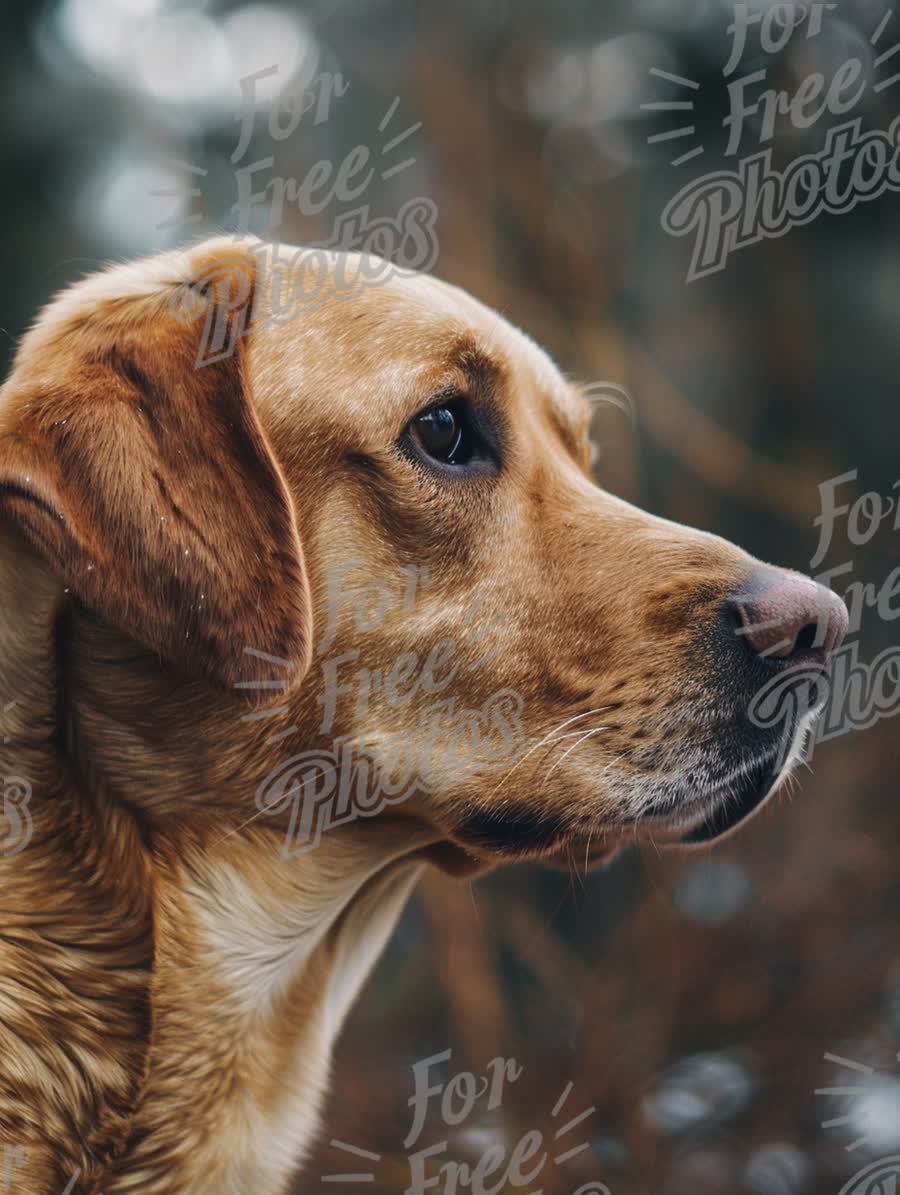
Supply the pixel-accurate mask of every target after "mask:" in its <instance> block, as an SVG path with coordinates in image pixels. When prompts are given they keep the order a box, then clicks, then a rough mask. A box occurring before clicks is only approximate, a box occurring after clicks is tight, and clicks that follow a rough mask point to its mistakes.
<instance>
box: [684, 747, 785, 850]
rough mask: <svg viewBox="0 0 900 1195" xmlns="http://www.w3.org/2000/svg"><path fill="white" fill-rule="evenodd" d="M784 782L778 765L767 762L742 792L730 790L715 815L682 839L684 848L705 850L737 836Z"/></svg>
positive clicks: (746, 781) (748, 778)
mask: <svg viewBox="0 0 900 1195" xmlns="http://www.w3.org/2000/svg"><path fill="white" fill-rule="evenodd" d="M780 779H781V773H780V769H779V768H778V766H777V763H776V761H775V760H773V759H767V760H763V761H762V762H761V763H759V764H757V766H756V767H755V768H754V769H753V770H752V772H750V774H749V775H747V776H746V777H745V778H744V780H743V782H742V784H741V785H740V787H739V788H738V789H735V788H734V787H730V788H729V789H728V791H727V792H723V794H722V795H721V796H719V797H718V798H717V799H716V802H715V805H714V807H713V809H712V811H711V812H709V813H707V815H706V816H705V817H704V818H703V820H702V821H701V822H699V823H697V824H695V825H694V826H692V827H691V828H690V829H688V830H687V831H686V832H684V833H683V834H682V835H681V836H680V839H679V842H680V845H682V846H703V845H705V844H707V843H711V842H716V841H718V840H719V839H720V838H724V837H725V836H726V835H729V834H732V833H734V831H735V830H737V829H738V828H739V827H740V826H743V825H744V824H745V822H747V821H749V820H750V818H752V817H753V815H754V814H756V813H758V812H759V810H760V809H761V808H762V807H763V805H765V803H766V801H767V800H768V799H769V797H770V796H771V795H772V793H773V792H774V791H775V789H776V788H777V787H778V784H779V781H780Z"/></svg>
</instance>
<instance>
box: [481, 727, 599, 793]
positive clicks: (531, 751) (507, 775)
mask: <svg viewBox="0 0 900 1195" xmlns="http://www.w3.org/2000/svg"><path fill="white" fill-rule="evenodd" d="M610 708H611V707H610V706H608V705H601V706H600V707H599V708H598V709H595V710H585V712H584V713H582V714H575V715H574V716H573V717H571V718H566V720H565V721H564V722H561V723H560V724H559V725H558V726H555V727H554V728H553V729H552V730H551V731H550V732H549V734H547V735H545V736H544V738H542V739H541V741H540V742H539V743H535V745H534V746H533V747H529V749H528V750H527V751H526V752H525V754H524V755H522V756H521V757H520V758H519V759H517V760H516V762H515V763H514V764H513V766H512V767H511V768H510V769H509V771H508V772H506V773H504V775H503V776H502V777H501V779H500V781H499V782H498V783H497V786H496V787H495V788H494V789H493V790H492V791H491V793H490V796H492V797H493V796H495V795H496V794H497V793H498V792H499V791H500V789H501V788H502V787H503V785H504V784H505V783H506V781H507V780H508V779H509V778H510V776H511V775H512V774H513V772H514V771H515V770H516V769H517V768H519V767H521V765H522V764H523V763H524V762H525V760H526V759H528V757H529V755H533V754H534V752H535V751H537V750H538V749H539V748H540V747H543V746H544V744H545V743H548V742H550V740H551V739H552V738H553V736H554V735H555V734H556V733H557V731H560V730H562V729H563V728H564V727H565V726H571V725H572V723H573V722H578V721H580V720H581V719H582V718H590V717H591V715H592V714H602V713H603V712H604V710H608V709H610Z"/></svg>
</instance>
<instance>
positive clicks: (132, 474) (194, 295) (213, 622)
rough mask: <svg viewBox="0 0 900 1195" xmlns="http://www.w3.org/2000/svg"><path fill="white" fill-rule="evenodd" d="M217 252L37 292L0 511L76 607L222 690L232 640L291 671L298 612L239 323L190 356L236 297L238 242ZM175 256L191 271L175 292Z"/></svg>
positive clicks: (2, 470) (303, 653) (294, 673)
mask: <svg viewBox="0 0 900 1195" xmlns="http://www.w3.org/2000/svg"><path fill="white" fill-rule="evenodd" d="M228 253H229V257H230V260H229V263H228V265H227V268H225V267H222V268H219V263H217V262H216V261H215V260H214V254H213V259H212V260H211V259H210V256H209V254H207V256H206V258H205V259H202V260H198V251H195V252H194V254H192V256H191V257H190V258H187V257H185V255H181V258H182V264H181V266H180V268H179V269H178V271H177V272H175V271H173V269H172V266H171V264H170V265H169V266H168V272H166V269H165V268H164V267H163V268H161V267H160V265H159V264H158V263H159V262H160V261H161V260H164V259H151V260H150V261H148V262H146V263H138V265H136V266H130V267H120V268H119V269H117V270H113V271H111V272H110V273H109V274H107V275H99V276H96V277H94V278H92V279H88V280H87V282H85V283H81V284H78V285H76V286H75V287H74V288H72V290H70V291H68V292H66V293H65V294H64V295H63V296H62V297H61V298H60V299H58V300H56V302H55V303H53V304H51V305H50V307H49V308H48V309H47V311H46V312H45V313H44V314H43V315H42V317H41V319H40V320H39V321H38V324H37V325H36V327H35V328H34V329H33V330H32V331H31V332H30V333H29V334H28V336H26V338H25V340H24V341H23V343H22V346H21V348H20V350H19V354H18V356H17V359H16V364H15V367H14V370H13V372H12V375H11V376H10V378H9V379H8V381H7V382H6V384H5V386H4V387H3V390H2V391H0V510H5V511H6V512H7V513H8V514H9V515H11V517H12V518H13V520H14V521H15V522H16V523H17V524H18V525H19V527H20V528H21V529H22V531H23V532H24V533H25V535H26V536H27V537H28V538H29V539H30V540H31V542H32V543H33V545H34V546H35V547H36V548H37V550H38V551H39V552H40V553H41V554H43V555H44V556H45V557H46V558H47V559H48V560H49V561H50V562H52V564H53V565H54V566H55V567H56V568H57V569H58V570H59V573H60V575H61V578H62V579H63V584H64V585H65V586H66V587H67V588H68V589H69V590H70V591H71V592H72V593H73V594H75V595H76V596H77V597H78V598H79V599H80V600H81V601H82V602H84V604H85V605H87V606H89V607H90V608H92V609H93V610H95V611H96V612H97V613H98V614H99V615H100V616H101V617H103V618H104V619H105V620H106V621H108V622H109V623H111V624H112V625H114V626H116V627H118V628H120V629H122V630H123V631H126V632H127V633H128V634H129V635H131V636H132V637H134V638H135V639H137V640H138V641H139V642H141V643H143V644H144V645H146V646H147V647H149V648H151V649H152V650H154V651H156V652H158V653H159V655H160V656H161V657H162V658H163V659H165V660H166V661H167V662H169V663H171V664H174V665H176V666H178V667H179V668H181V670H182V671H184V672H185V673H187V674H195V675H196V674H202V675H204V676H205V677H206V678H207V679H208V680H209V681H210V682H212V683H213V684H214V685H216V686H217V687H219V688H226V689H232V688H233V687H234V686H235V685H236V684H239V682H240V681H241V680H244V681H246V680H247V676H248V663H251V664H252V662H249V661H248V660H247V659H246V657H245V649H246V648H251V649H253V651H254V654H255V655H257V668H258V667H259V663H258V653H265V654H266V655H270V656H277V657H279V658H280V659H281V660H283V661H290V671H289V670H288V669H287V667H286V666H285V665H284V664H278V666H277V676H278V679H279V681H280V682H285V683H286V682H288V681H289V680H292V679H296V678H298V677H299V676H300V675H301V674H302V673H303V672H304V671H305V669H306V668H307V667H308V664H309V657H310V652H311V610H310V595H309V587H308V583H307V579H306V575H305V571H304V567H303V556H302V550H301V546H300V543H299V539H298V535H297V526H296V521H295V518H294V511H293V507H292V503H291V499H290V497H289V495H288V491H287V489H286V486H285V482H284V478H283V477H282V475H281V472H280V470H279V467H278V465H277V463H276V461H275V458H274V456H273V454H272V450H271V448H270V446H269V444H268V442H267V440H266V436H265V434H264V432H263V429H262V427H261V425H260V422H259V419H258V418H257V414H256V411H255V409H254V402H253V396H252V395H251V394H250V392H249V380H248V376H247V375H248V371H247V367H246V360H245V357H246V353H245V348H244V343H243V341H242V340H241V336H240V332H241V331H242V329H237V330H236V334H235V335H234V336H233V338H232V349H233V351H231V352H226V353H225V354H224V355H222V354H219V356H220V358H221V359H219V360H215V361H213V363H211V364H205V365H202V366H198V360H199V359H200V357H201V356H202V354H201V352H200V349H201V347H204V346H201V344H200V341H201V337H202V336H203V335H208V333H209V330H210V328H215V329H216V330H217V334H221V333H222V331H223V329H225V330H227V329H228V326H229V322H230V321H232V320H235V319H245V318H246V314H247V311H249V310H250V303H251V301H252V296H251V295H250V294H249V292H250V291H251V290H252V284H253V271H254V261H253V255H252V253H250V252H249V250H247V251H245V252H244V253H243V254H240V253H238V252H236V250H235V248H234V247H233V246H231V247H230V248H229V250H228ZM185 263H187V264H189V265H190V268H191V271H192V274H193V275H194V276H195V277H196V278H197V279H202V278H204V277H205V278H206V282H205V283H204V282H203V281H198V282H197V283H196V285H195V286H194V287H193V289H191V290H190V291H187V290H186V289H185V286H184V277H183V274H184V268H185ZM142 271H143V272H142ZM151 271H153V273H152V274H151V273H148V272H151ZM179 273H180V274H181V275H182V276H181V277H179V276H178V274H179ZM210 279H212V281H211V282H210ZM235 287H238V288H241V287H242V288H243V289H244V292H245V293H244V296H243V300H242V302H240V303H236V302H235V297H234V288H235ZM186 295H187V296H188V305H189V306H190V305H191V304H193V306H194V308H195V310H194V311H193V312H190V313H189V314H191V315H192V316H194V317H195V318H191V319H185V311H184V308H185V296H186ZM204 329H205V332H204ZM221 339H223V338H222V336H221V335H220V340H221ZM227 339H228V338H227V337H224V341H226V342H227ZM273 663H274V661H273ZM251 674H252V668H251ZM279 687H281V685H279ZM239 691H240V692H241V693H242V694H243V695H244V696H245V697H247V698H249V699H251V700H252V699H253V696H254V694H256V696H257V697H259V696H260V693H261V694H262V696H263V697H265V695H266V694H265V690H264V689H261V686H259V685H255V686H248V687H247V688H245V689H240V690H239Z"/></svg>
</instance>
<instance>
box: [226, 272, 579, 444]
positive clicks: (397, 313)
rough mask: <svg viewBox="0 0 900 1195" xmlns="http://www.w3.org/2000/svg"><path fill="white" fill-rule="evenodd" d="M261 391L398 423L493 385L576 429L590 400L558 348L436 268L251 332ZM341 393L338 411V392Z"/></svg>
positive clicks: (300, 310) (329, 411)
mask: <svg viewBox="0 0 900 1195" xmlns="http://www.w3.org/2000/svg"><path fill="white" fill-rule="evenodd" d="M250 339H251V344H250V354H249V355H250V363H251V369H252V372H253V377H254V388H255V390H256V392H257V398H258V400H259V401H261V402H263V403H264V404H265V403H267V402H270V403H272V404H273V405H274V406H275V407H276V408H278V409H279V410H281V411H283V410H284V408H285V405H286V404H290V403H291V402H292V401H293V400H297V401H301V400H302V402H303V404H304V407H305V408H306V409H307V410H308V411H310V413H311V414H312V415H313V416H315V414H317V413H319V414H321V415H322V416H323V417H327V418H328V419H329V421H332V420H333V419H334V418H335V417H340V416H344V417H345V418H348V419H358V418H363V419H365V420H366V422H367V423H368V424H370V425H377V424H381V423H383V424H384V429H385V431H389V430H393V429H394V427H395V425H396V422H397V420H398V419H401V420H402V419H406V418H408V417H409V416H410V415H411V414H412V413H414V411H415V410H416V409H418V407H419V406H421V405H422V404H423V403H425V402H427V401H428V400H429V398H430V397H431V396H432V395H434V394H435V393H438V392H440V391H441V390H443V389H447V388H451V387H454V386H458V387H460V388H461V389H466V390H468V389H477V388H478V387H479V386H480V387H482V388H488V387H490V388H491V389H492V391H494V392H495V393H496V394H498V395H499V396H500V398H501V400H502V401H504V402H505V403H507V404H522V405H526V406H527V407H528V408H529V409H530V410H532V411H535V412H537V413H543V414H544V415H546V416H548V417H549V418H550V419H552V420H553V422H554V423H556V424H558V425H560V426H561V427H563V428H564V429H565V430H567V431H572V430H574V431H575V433H576V434H577V433H579V432H580V431H582V430H583V428H584V426H585V424H586V422H587V418H588V416H587V404H586V403H585V402H584V400H583V398H582V397H581V395H580V394H579V393H578V392H577V390H576V389H575V388H574V387H572V386H571V385H570V384H569V383H568V382H567V380H566V379H565V377H564V376H563V375H562V373H561V372H560V370H559V369H558V368H557V366H556V365H555V364H554V362H553V361H552V360H551V358H550V357H549V356H548V355H547V354H546V353H545V352H544V351H543V349H541V348H540V347H539V346H538V345H537V344H536V343H535V342H534V341H532V340H531V339H530V338H529V337H528V336H527V335H526V334H525V333H523V332H522V331H520V330H519V329H518V328H516V327H514V326H513V325H512V324H510V323H509V322H508V321H507V320H506V319H505V318H504V317H503V316H502V315H500V314H499V313H498V312H496V311H493V310H492V309H491V308H489V307H487V306H486V305H485V304H483V303H481V302H479V300H477V299H475V298H474V297H473V296H472V295H470V294H468V293H467V292H466V291H464V290H461V289H460V288H459V287H456V286H452V285H451V284H449V283H446V282H443V281H441V280H439V279H437V278H433V277H431V276H429V275H424V274H417V273H394V274H393V275H392V276H390V277H389V278H387V279H386V280H384V281H382V282H380V283H378V284H377V285H374V284H373V285H370V286H368V287H358V288H355V289H354V290H353V291H352V292H351V293H349V294H347V295H346V296H342V295H341V294H340V293H339V292H336V293H335V294H334V295H333V296H329V298H328V299H327V300H325V301H323V302H321V303H318V304H317V303H311V304H300V305H299V306H298V307H297V309H296V312H294V313H292V315H291V318H290V319H289V320H286V321H283V322H273V323H271V324H263V325H262V326H261V327H260V329H259V331H257V332H256V333H254V335H253V336H252V337H251V338H250ZM338 394H339V396H340V403H339V404H338V406H339V408H340V409H339V411H337V412H336V411H335V396H336V395H338Z"/></svg>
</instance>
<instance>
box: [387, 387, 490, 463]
mask: <svg viewBox="0 0 900 1195" xmlns="http://www.w3.org/2000/svg"><path fill="white" fill-rule="evenodd" d="M406 435H407V437H408V441H409V442H411V444H412V448H413V450H414V451H415V452H416V454H417V455H418V456H419V458H420V459H421V458H425V459H426V460H427V461H429V462H431V463H432V464H434V463H437V464H439V465H449V466H452V467H454V468H462V467H464V466H472V467H475V466H478V465H481V464H488V463H489V462H491V461H493V460H495V453H494V451H493V450H492V448H491V447H490V445H489V443H488V440H487V438H486V434H485V431H484V429H482V428H481V427H480V426H479V422H478V418H477V416H476V415H475V414H474V413H473V412H472V410H471V408H470V407H469V404H468V403H467V402H466V401H465V400H464V399H456V400H453V401H450V402H442V403H440V404H438V405H435V406H432V407H428V409H427V410H425V411H421V412H420V413H419V414H418V415H416V417H415V418H414V419H413V420H412V421H411V422H410V424H409V426H408V427H407V429H406Z"/></svg>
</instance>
